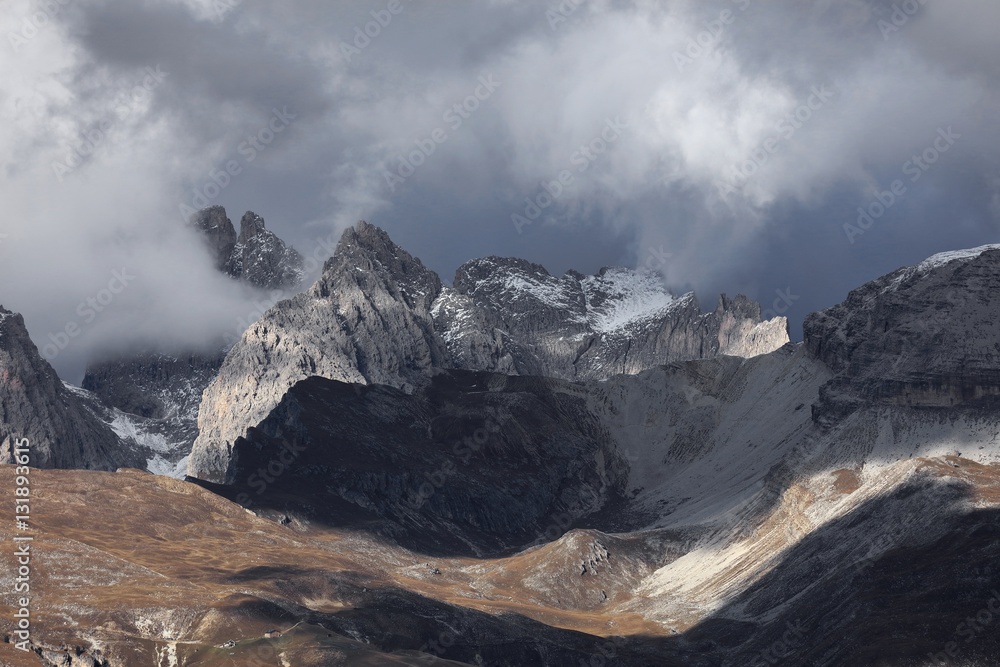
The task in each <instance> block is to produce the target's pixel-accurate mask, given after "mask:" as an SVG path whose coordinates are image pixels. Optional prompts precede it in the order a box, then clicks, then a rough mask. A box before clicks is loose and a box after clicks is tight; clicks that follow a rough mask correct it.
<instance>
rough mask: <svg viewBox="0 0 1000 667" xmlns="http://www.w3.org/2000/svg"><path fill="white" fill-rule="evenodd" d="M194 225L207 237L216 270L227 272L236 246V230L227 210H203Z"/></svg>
mask: <svg viewBox="0 0 1000 667" xmlns="http://www.w3.org/2000/svg"><path fill="white" fill-rule="evenodd" d="M192 223H193V224H194V226H195V227H196V228H197V229H198V230H200V231H201V232H202V233H203V234H204V235H205V242H206V244H207V245H208V248H209V250H210V251H211V253H212V256H213V258H214V259H215V268H217V269H219V270H220V271H225V269H226V264H227V263H228V262H229V258H230V257H232V254H233V248H234V247H235V246H236V229H234V228H233V223H232V221H231V220H230V219H229V218H228V217H227V216H226V209H224V208H222V207H221V206H211V207H209V208H206V209H202V210H201V211H198V213H197V214H196V215H195V216H194V218H193V220H192Z"/></svg>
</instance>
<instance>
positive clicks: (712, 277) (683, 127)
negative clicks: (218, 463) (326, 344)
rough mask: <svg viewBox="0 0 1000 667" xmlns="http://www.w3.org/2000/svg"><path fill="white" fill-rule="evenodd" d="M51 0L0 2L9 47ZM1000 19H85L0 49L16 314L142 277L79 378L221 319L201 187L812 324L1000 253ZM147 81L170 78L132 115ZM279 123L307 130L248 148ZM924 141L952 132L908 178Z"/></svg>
mask: <svg viewBox="0 0 1000 667" xmlns="http://www.w3.org/2000/svg"><path fill="white" fill-rule="evenodd" d="M38 6H39V5H38V4H37V3H34V2H30V1H29V0H12V8H11V11H10V12H7V17H6V18H5V19H4V21H5V24H4V32H5V34H7V35H9V34H10V33H11V32H16V31H18V30H23V21H24V20H26V19H25V17H30V16H32V12H33V11H35V10H37V7H38ZM998 23H1000V6H998V5H997V4H996V3H993V2H987V1H985V0H955V1H953V2H949V3H943V2H934V1H930V0H929V1H927V2H920V0H905V1H903V2H899V1H897V2H889V1H883V0H878V1H870V0H839V1H835V0H819V1H816V2H806V1H804V0H780V1H776V2H766V3H765V2H763V1H762V0H714V1H711V2H694V1H693V0H678V1H676V2H670V3H666V2H653V1H648V0H635V1H633V2H625V1H610V0H582V1H578V0H562V1H561V2H560V1H553V2H548V3H537V2H528V1H527V0H493V1H488V2H477V3H445V2H433V3H428V2H422V3H421V2H411V1H410V0H399V2H398V3H396V2H390V0H372V1H369V2H357V3H337V4H335V5H332V6H324V5H323V4H321V3H315V2H305V1H299V2H294V1H293V2H284V3H273V2H263V1H260V0H220V1H218V2H217V1H216V0H161V1H158V2H153V1H152V0H147V1H143V2H134V1H129V2H126V1H124V0H104V1H95V2H86V3H84V2H73V3H68V5H67V6H66V9H65V10H64V11H62V12H61V13H60V15H59V16H58V17H55V18H54V20H53V21H51V22H50V24H49V25H47V26H45V27H44V28H43V29H40V30H38V31H37V33H38V34H37V36H34V37H32V38H31V39H30V40H27V41H26V42H25V43H24V44H21V45H20V47H19V48H18V49H17V50H14V49H11V50H9V51H8V52H7V53H4V54H3V55H2V56H0V68H2V69H0V74H2V75H3V76H4V77H5V79H4V80H5V82H7V85H6V86H5V87H4V90H3V91H2V92H0V103H2V104H3V114H4V119H5V121H6V127H7V128H9V130H10V131H9V132H8V133H7V134H6V135H5V136H4V137H3V138H0V155H2V156H3V158H2V160H3V162H2V166H3V171H2V173H3V174H4V175H5V176H4V181H3V182H2V185H0V187H2V193H3V196H4V202H5V211H6V212H5V220H4V221H3V223H0V226H2V228H0V233H2V234H5V235H6V237H0V279H2V282H0V284H2V295H0V302H3V303H4V305H7V306H10V307H14V308H17V309H19V310H22V311H24V313H25V315H26V317H27V319H28V323H29V326H30V328H31V331H32V334H33V336H34V337H35V338H36V339H37V340H39V341H44V340H46V339H47V338H48V335H49V334H51V333H53V332H57V331H58V330H60V329H61V328H63V327H64V326H65V324H66V323H67V322H68V321H70V320H72V319H74V318H76V317H77V315H76V307H77V305H78V304H79V303H80V301H81V299H85V298H87V296H88V295H91V294H94V293H97V292H98V291H99V290H101V289H102V288H103V287H102V286H103V285H104V284H106V283H107V281H108V280H109V278H110V275H111V274H110V271H111V270H113V269H116V268H120V266H125V265H135V266H137V267H141V268H142V269H143V270H142V272H141V276H137V278H136V280H135V282H134V283H132V284H131V285H130V286H129V291H127V292H125V293H123V295H122V297H121V299H119V300H117V301H116V303H115V304H113V306H114V307H109V308H108V309H107V311H106V312H105V313H102V314H101V317H100V318H98V319H96V320H95V321H94V322H93V323H88V326H87V327H86V330H85V334H84V335H81V336H80V338H79V339H78V340H77V341H75V342H74V346H73V347H72V349H70V350H67V352H66V353H65V354H64V355H62V356H61V357H60V358H59V359H58V360H57V367H58V368H59V369H60V371H61V372H63V373H64V374H72V372H75V370H74V369H79V368H80V366H81V364H82V363H83V359H84V358H85V357H86V356H87V354H88V353H90V352H91V351H92V350H94V349H96V348H98V347H100V346H106V345H109V344H111V345H117V344H136V345H138V344H148V343H151V342H156V341H159V342H160V344H162V343H163V342H168V343H170V344H173V345H184V344H192V343H193V342H194V341H197V340H199V339H203V338H205V337H206V336H208V335H209V334H211V333H212V332H218V331H221V330H226V329H227V328H231V327H232V326H233V322H234V321H237V319H238V318H239V316H241V315H244V314H245V313H246V311H247V303H248V300H252V298H251V297H252V295H248V294H246V293H243V292H242V291H240V290H239V289H236V288H235V287H234V286H233V285H232V284H231V283H229V282H227V281H226V280H224V279H222V278H220V277H219V276H216V275H214V274H213V272H212V271H211V269H210V268H209V267H208V263H207V258H206V256H205V253H204V252H203V250H202V249H201V248H200V247H199V245H198V240H197V239H196V238H195V237H194V235H193V234H191V233H190V232H189V231H188V230H186V229H185V228H184V225H183V223H182V220H181V214H180V207H181V205H182V204H184V205H191V204H192V202H195V201H197V200H198V199H197V195H198V193H201V194H203V195H204V194H205V193H206V185H208V186H209V188H208V191H207V192H208V194H211V195H212V196H211V197H210V199H211V200H212V201H211V202H210V203H221V204H223V205H225V206H226V207H227V210H228V211H229V213H230V217H231V218H238V217H239V216H240V215H241V214H242V212H243V211H244V210H247V209H253V210H255V211H257V212H258V213H261V214H262V215H264V217H265V218H266V219H267V221H268V224H269V226H270V227H272V228H273V229H275V230H276V231H278V233H279V234H281V235H282V236H283V237H285V238H287V239H289V240H291V241H292V242H293V243H294V244H295V245H296V246H297V247H299V249H300V250H303V251H304V252H306V253H310V252H311V251H312V250H313V249H314V248H317V247H322V246H317V239H321V238H326V237H327V236H329V235H330V234H331V232H332V233H335V234H336V233H338V232H339V231H340V230H342V229H343V228H344V227H345V226H346V225H348V224H351V223H352V222H354V221H355V220H357V219H359V218H366V219H369V220H370V221H372V222H375V223H376V224H379V225H381V226H383V227H385V228H386V229H388V230H389V232H390V233H391V234H392V236H393V237H394V238H395V239H396V240H397V241H398V242H400V243H401V244H402V245H403V246H404V247H406V248H407V249H409V250H410V251H411V252H413V253H414V254H416V255H418V256H420V257H421V258H423V259H424V260H425V261H426V262H427V263H428V265H430V266H431V267H432V268H434V269H435V270H437V271H439V272H440V273H441V274H442V277H443V278H444V279H445V280H448V279H450V278H451V276H452V274H453V272H454V269H455V268H456V267H457V266H458V265H459V264H461V263H462V262H464V261H465V260H467V259H469V258H472V257H476V256H483V255H487V254H504V255H519V256H523V257H526V258H528V259H531V260H532V261H536V262H541V263H543V264H545V265H547V266H548V267H549V268H550V269H551V270H552V271H553V272H557V273H558V272H562V271H564V270H566V269H568V268H571V267H572V268H577V269H580V270H584V271H596V270H597V269H599V268H600V267H601V266H602V265H611V264H628V265H632V266H653V267H656V268H659V269H661V270H662V271H663V272H664V274H665V276H666V279H667V281H668V283H669V284H670V285H671V286H673V287H674V288H675V289H678V290H681V289H689V288H694V289H696V290H697V291H698V292H699V295H700V297H701V301H702V304H703V306H704V307H706V308H708V307H712V306H713V305H714V303H715V299H716V295H717V293H718V292H720V291H726V292H728V293H730V294H733V293H735V292H738V291H744V292H746V293H748V294H749V295H750V296H752V297H755V298H758V299H760V300H761V301H762V303H763V304H764V307H765V308H771V309H775V308H776V309H777V312H780V313H782V314H787V315H789V317H790V318H791V320H792V322H793V331H798V329H799V327H798V326H797V324H798V322H800V321H801V319H802V317H803V316H804V315H805V314H806V313H807V312H808V311H809V310H812V309H816V308H820V307H825V306H828V305H831V304H833V303H835V302H837V301H839V300H841V299H842V298H843V297H844V296H845V294H846V292H847V290H848V289H850V288H852V287H854V286H857V285H858V284H860V283H861V282H863V281H865V280H868V279H871V278H874V277H876V276H877V275H879V274H881V273H883V272H885V271H889V270H892V269H894V268H896V267H898V266H900V265H903V264H908V263H913V262H916V261H919V260H920V259H922V258H923V257H926V256H927V255H929V254H932V253H934V252H937V251H940V250H947V249H952V248H954V247H958V246H971V245H979V244H982V243H987V242H992V241H995V240H996V236H997V234H996V232H997V222H998V220H1000V161H998V159H997V155H998V154H1000V151H998V149H1000V145H998V144H1000V136H998V134H997V131H996V128H997V121H998V120H1000V119H998V114H997V109H998V106H997V102H998V95H997V92H998V91H997V86H998V80H1000V69H998V67H1000V65H998V64H997V63H1000V57H998V56H1000V44H998V43H997V41H996V40H995V38H994V35H993V32H994V30H993V29H994V28H995V26H996V25H998ZM366 31H367V34H366ZM147 68H160V70H162V71H164V72H166V73H168V74H167V75H166V77H165V78H164V79H163V80H162V82H161V83H158V84H157V85H155V86H153V87H152V88H150V89H149V90H148V91H147V93H146V94H142V95H140V97H139V98H137V99H135V100H131V101H129V103H128V104H127V105H126V108H125V111H124V112H122V95H123V94H125V95H126V96H128V95H130V94H131V91H132V87H133V86H134V85H135V84H136V82H141V81H142V80H143V77H144V76H146V74H145V73H146V72H148V71H149V70H148V69H147ZM126 99H129V98H127V97H126ZM456 105H457V106H456ZM275 110H278V111H279V112H287V113H288V114H291V115H293V116H294V119H293V120H292V121H291V122H290V124H289V126H288V127H287V129H286V130H285V131H283V132H282V133H280V134H276V135H274V136H273V138H272V140H271V141H270V142H269V143H267V145H266V147H265V149H264V150H261V151H255V152H254V157H253V159H252V160H250V159H248V154H247V153H244V152H241V150H240V149H241V147H242V146H244V145H246V144H245V142H247V141H248V139H249V138H250V137H254V136H258V135H259V133H260V132H261V131H263V129H264V128H266V127H267V123H268V121H269V119H270V118H271V117H272V114H273V113H274V112H275ZM102 123H104V126H108V125H110V129H109V130H108V131H107V132H105V133H104V135H103V138H102V139H101V141H99V142H97V145H96V146H95V147H94V150H93V151H92V155H90V156H88V157H87V158H86V159H85V160H81V162H80V164H79V165H78V166H76V167H74V168H73V169H72V170H71V171H70V172H69V173H62V174H59V176H60V177H59V178H57V177H56V176H55V174H54V172H53V165H54V164H56V163H60V162H63V161H65V160H66V156H67V154H68V153H71V152H73V151H75V150H77V148H78V147H80V146H81V145H85V144H86V139H85V137H86V136H87V133H90V136H93V137H96V136H97V135H95V134H93V132H94V130H93V128H95V127H98V128H99V127H102ZM612 128H613V129H612ZM948 128H951V129H950V130H949V129H948ZM939 131H943V132H946V133H949V132H950V133H951V135H958V136H959V137H960V138H958V139H956V140H955V141H954V142H953V145H949V146H948V150H947V151H946V152H941V153H939V154H937V155H934V154H933V153H927V155H928V156H931V157H934V158H935V159H934V161H933V163H931V164H926V165H925V166H926V169H923V168H919V173H920V177H919V179H917V180H910V179H911V178H912V176H911V175H910V174H909V173H907V171H906V170H907V166H906V165H907V164H910V169H911V171H912V161H913V158H914V157H917V158H921V157H922V156H924V155H925V153H926V152H927V151H929V150H930V149H932V148H933V147H934V142H935V140H936V138H937V137H938V136H939ZM81 136H82V137H84V138H81ZM265 136H267V135H266V134H265ZM939 144H940V142H939ZM234 159H235V160H237V161H238V162H239V164H240V166H241V171H240V173H239V175H238V176H233V177H232V178H231V179H228V180H229V182H227V183H226V185H225V187H222V188H219V189H218V190H217V191H216V189H214V188H213V187H211V186H210V183H211V180H210V179H211V174H212V173H216V174H217V173H218V170H219V169H225V165H226V164H227V162H229V161H230V160H234ZM57 171H58V170H57ZM560 179H563V180H560ZM897 180H902V181H903V182H904V184H905V193H904V194H902V195H900V196H898V197H895V200H894V201H893V203H892V205H891V206H889V207H888V210H887V211H886V212H885V213H884V214H883V215H881V216H879V217H878V218H877V219H873V221H872V224H870V225H869V226H867V227H866V228H865V229H863V230H862V231H863V234H860V235H857V234H852V232H851V231H850V226H851V225H856V224H857V223H858V217H859V213H858V208H859V207H861V208H862V209H866V208H867V207H868V206H869V205H870V204H872V202H876V201H878V200H879V198H880V197H884V193H885V192H887V191H891V188H892V185H893V183H894V182H895V181H897ZM876 210H877V209H876ZM525 220H527V222H526V223H525V222H524V221H525ZM845 226H846V227H845ZM39 267H44V269H39ZM25 276H30V278H25Z"/></svg>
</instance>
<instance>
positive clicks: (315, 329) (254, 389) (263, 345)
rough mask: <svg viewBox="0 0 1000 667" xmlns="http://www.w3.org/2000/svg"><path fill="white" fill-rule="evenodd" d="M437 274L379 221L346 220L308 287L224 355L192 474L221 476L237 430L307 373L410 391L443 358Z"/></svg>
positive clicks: (203, 414) (208, 396) (207, 397)
mask: <svg viewBox="0 0 1000 667" xmlns="http://www.w3.org/2000/svg"><path fill="white" fill-rule="evenodd" d="M440 291H441V281H440V279H439V278H438V277H437V274H435V273H434V272H433V271H430V270H429V269H427V268H426V267H424V265H423V264H422V263H421V262H420V260H418V259H416V258H414V257H412V256H411V255H410V254H409V253H407V252H406V251H405V250H403V249H402V248H400V247H399V246H397V245H396V244H394V243H392V241H390V240H389V237H388V235H387V234H386V233H385V232H383V231H382V230H380V229H378V228H377V227H374V226H372V225H369V224H367V223H360V224H358V226H357V228H354V229H349V230H348V231H347V232H346V233H345V234H344V236H343V237H342V238H341V240H340V243H339V244H338V246H337V252H336V253H335V254H334V256H333V257H332V258H331V259H330V260H328V261H327V263H326V266H325V267H324V271H323V276H322V278H320V280H319V281H318V282H317V283H316V284H315V285H314V286H313V287H312V289H310V290H309V291H308V292H305V293H303V294H299V295H297V296H295V297H294V298H292V299H289V300H286V301H282V302H279V303H278V304H277V305H275V306H274V307H273V308H271V309H270V310H269V311H268V312H267V313H266V314H265V315H264V316H263V317H262V318H261V319H260V320H259V321H258V322H257V323H255V324H254V325H253V326H251V327H250V329H249V330H248V331H247V332H246V333H245V334H244V336H243V339H242V340H241V341H240V342H239V343H237V344H236V345H235V346H234V347H233V349H232V350H231V351H230V352H229V354H228V355H227V357H226V360H225V362H224V363H223V365H222V368H221V369H220V371H219V376H218V378H217V379H216V380H215V381H214V382H213V383H212V384H211V385H210V386H209V387H208V389H207V390H206V391H205V394H204V399H203V402H202V406H201V411H200V413H199V417H198V425H199V428H200V430H201V432H200V434H199V436H198V440H197V441H196V442H195V445H194V448H193V450H192V453H191V458H190V460H189V466H188V470H189V474H190V475H191V476H193V477H199V478H201V479H205V480H209V481H220V482H221V481H223V480H224V479H225V472H226V469H227V468H228V463H229V454H230V452H231V450H232V446H233V443H234V442H235V441H236V439H237V438H239V437H241V436H243V435H244V434H245V433H246V429H247V428H248V427H249V426H255V425H257V424H258V423H259V422H261V421H263V419H264V418H265V417H266V416H267V415H268V414H269V413H270V411H271V410H272V409H273V408H274V407H275V406H276V405H277V404H278V403H279V402H280V401H281V398H282V396H284V394H285V392H286V391H287V390H288V389H289V388H290V387H291V386H292V385H293V384H295V383H296V382H298V381H299V380H302V379H305V378H307V377H310V376H313V375H319V376H321V377H325V378H330V379H333V380H339V381H341V382H354V383H360V384H369V383H376V384H385V385H389V386H391V387H398V388H401V389H403V390H405V391H412V390H413V389H414V388H415V387H416V386H418V385H421V384H425V383H426V382H427V379H428V378H429V375H430V371H431V369H432V368H440V367H446V366H447V365H448V358H447V351H446V350H445V349H444V347H443V344H442V341H441V340H440V338H439V337H438V336H436V335H435V333H434V323H433V319H432V317H431V313H430V311H431V304H432V303H433V302H434V299H435V298H437V296H438V294H439V293H440Z"/></svg>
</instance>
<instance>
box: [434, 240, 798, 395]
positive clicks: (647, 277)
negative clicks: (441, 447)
mask: <svg viewBox="0 0 1000 667" xmlns="http://www.w3.org/2000/svg"><path fill="white" fill-rule="evenodd" d="M454 284H455V292H457V295H452V294H447V295H446V296H447V297H449V300H448V302H447V303H446V304H443V305H442V306H441V307H440V308H438V310H439V311H440V315H439V316H438V317H437V322H436V323H437V326H438V329H439V330H440V331H441V332H442V334H443V335H444V337H445V338H446V340H447V341H448V347H449V349H450V350H451V351H452V353H453V355H454V356H455V357H456V358H458V359H460V360H461V361H463V362H465V363H467V364H481V365H476V366H467V367H475V368H481V369H483V370H493V371H498V372H509V370H507V369H509V368H510V367H513V368H514V370H516V372H518V373H521V374H528V375H544V376H548V377H558V378H563V379H573V380H588V379H606V378H608V377H611V376H613V375H616V374H628V375H632V374H635V373H638V372H641V371H643V370H646V369H647V368H652V367H654V366H657V365H661V364H667V363H672V362H674V361H685V360H688V359H704V358H711V357H714V356H717V355H719V354H735V355H741V356H752V354H761V353H766V352H771V351H772V350H776V349H778V348H779V347H781V346H782V345H784V344H785V343H787V342H788V331H787V324H786V322H785V320H784V318H778V319H777V320H775V321H773V324H772V325H771V326H768V327H758V325H759V324H760V323H761V320H760V307H759V305H758V304H756V303H754V302H752V301H750V300H749V299H747V298H746V297H744V296H742V295H740V296H738V297H736V298H735V299H728V298H726V296H725V295H723V296H722V297H721V298H720V299H719V304H718V306H717V307H716V309H715V311H714V312H711V313H707V314H705V313H702V311H701V308H700V306H699V304H698V300H697V298H696V297H695V295H694V294H693V293H691V294H686V295H684V296H681V297H675V296H673V295H671V294H670V293H669V292H667V290H666V289H665V288H664V287H663V285H662V283H661V281H660V279H659V278H658V276H656V275H655V274H653V273H648V272H642V271H634V270H631V269H623V268H605V269H602V270H601V272H600V273H599V274H598V275H595V276H584V275H582V274H579V273H576V272H572V271H571V272H568V273H566V274H565V275H563V276H562V277H558V278H557V277H555V276H552V275H550V274H549V273H548V272H547V271H546V270H545V268H544V267H542V266H540V265H537V264H531V263H530V262H526V261H524V260H520V259H511V258H500V257H487V258H484V259H477V260H472V261H471V262H468V263H466V264H464V265H463V266H461V267H459V269H458V271H457V272H456V274H455V283H454ZM463 296H464V297H468V298H467V299H465V300H462V298H461V297H463ZM443 299H444V297H443ZM479 321H482V322H484V323H486V324H487V325H488V326H489V328H488V329H486V331H491V330H492V331H499V332H502V334H503V335H502V336H494V337H492V340H493V341H495V344H494V345H493V346H490V344H489V342H490V341H489V340H487V339H486V338H487V337H486V336H484V335H483V333H485V332H484V331H483V329H482V328H479V327H475V326H470V323H472V322H479ZM470 346H471V347H472V350H471V351H470V350H469V348H470ZM491 362H493V363H494V365H490V364H491Z"/></svg>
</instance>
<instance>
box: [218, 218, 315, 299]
mask: <svg viewBox="0 0 1000 667" xmlns="http://www.w3.org/2000/svg"><path fill="white" fill-rule="evenodd" d="M302 266H303V261H302V255H300V254H299V253H298V251H297V250H295V248H292V247H290V246H286V245H285V243H284V241H282V240H281V239H280V238H278V237H277V235H276V234H275V233H274V232H272V231H270V230H268V229H265V228H264V218H262V217H260V216H259V215H257V214H256V213H254V212H253V211H247V212H246V213H245V214H244V215H243V219H242V220H240V235H239V238H238V239H237V240H236V243H235V244H234V245H233V248H232V252H231V255H230V257H229V259H228V260H227V262H226V264H225V271H226V273H228V274H229V275H230V276H232V277H233V278H236V279H237V280H241V281H243V282H245V283H249V284H250V285H253V286H254V287H259V288H261V289H266V290H288V289H294V288H297V287H298V286H299V284H300V283H301V282H302V278H303V271H302Z"/></svg>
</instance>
